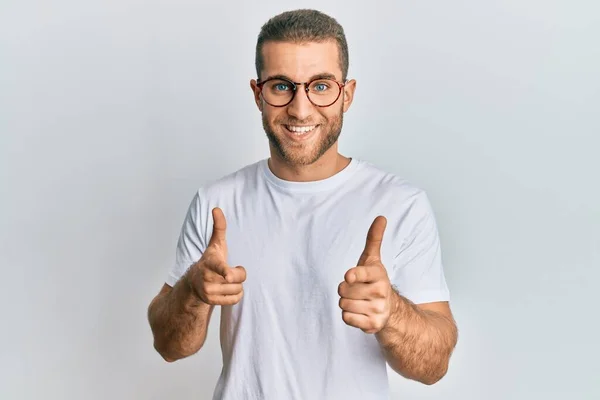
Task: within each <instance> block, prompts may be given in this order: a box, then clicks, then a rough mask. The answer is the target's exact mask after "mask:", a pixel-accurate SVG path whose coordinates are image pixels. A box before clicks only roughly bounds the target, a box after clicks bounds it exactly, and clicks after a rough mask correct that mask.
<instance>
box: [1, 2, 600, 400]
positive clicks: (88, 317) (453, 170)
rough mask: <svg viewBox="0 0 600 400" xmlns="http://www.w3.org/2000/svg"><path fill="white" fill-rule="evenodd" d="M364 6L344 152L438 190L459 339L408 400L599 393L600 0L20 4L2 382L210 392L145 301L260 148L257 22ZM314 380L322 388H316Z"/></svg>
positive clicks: (48, 388)
mask: <svg viewBox="0 0 600 400" xmlns="http://www.w3.org/2000/svg"><path fill="white" fill-rule="evenodd" d="M299 7H317V8H319V9H320V10H322V11H325V12H327V13H329V14H330V15H332V16H334V17H335V18H337V19H338V21H339V22H340V23H342V24H343V26H344V28H345V30H346V34H347V38H348V41H349V45H350V63H351V66H350V77H351V78H355V79H356V80H357V83H358V84H357V91H356V98H355V102H354V104H353V106H352V108H351V109H350V111H349V112H348V114H346V119H345V125H344V130H343V133H342V136H341V139H340V150H341V152H342V153H343V154H344V155H347V156H353V157H357V158H363V159H366V160H369V161H372V162H375V163H376V164H378V165H380V166H381V167H383V168H385V169H387V170H389V171H391V172H394V173H397V174H399V175H401V176H403V177H406V178H408V179H409V180H411V181H413V182H414V183H415V184H417V185H419V186H421V187H423V188H425V189H426V190H427V192H428V193H429V195H430V198H431V201H432V204H433V206H434V209H435V211H436V215H437V218H438V224H439V227H440V234H441V237H442V248H443V255H444V260H445V266H446V275H447V279H448V284H449V286H450V289H451V291H452V307H453V310H454V313H455V315H456V319H457V321H458V324H459V327H460V335H461V336H460V342H459V345H458V347H457V349H456V352H455V354H454V356H453V358H452V364H451V367H450V371H449V372H448V374H447V376H446V377H445V378H444V379H443V380H442V381H441V382H439V383H438V384H436V385H434V386H431V387H428V386H424V385H421V384H418V383H414V382H409V381H406V380H404V379H402V378H400V377H397V376H393V377H391V378H390V385H391V388H392V391H393V393H394V396H393V398H394V399H449V400H453V399H456V400H459V399H460V400H482V399H486V400H496V399H502V400H504V399H506V400H521V399H523V400H525V399H527V400H529V399H546V400H548V399H561V400H562V399H590V400H591V399H598V398H600V383H599V381H598V374H599V372H600V370H599V369H598V359H599V358H600V349H599V344H598V340H599V338H600V325H599V323H598V319H599V315H600V312H599V311H598V308H599V307H598V304H599V302H598V298H597V294H595V293H594V292H595V291H597V287H598V281H599V279H600V272H599V271H600V188H599V187H600V161H599V158H600V157H599V155H598V153H599V150H598V149H599V147H600V139H599V137H600V123H599V119H600V112H599V111H600V78H599V74H600V17H599V15H600V4H599V3H598V2H597V1H561V2H559V1H542V0H537V1H535V0H526V1H523V0H519V1H517V0H514V1H508V0H504V1H475V0H469V1H452V2H450V1H430V2H426V1H413V2H408V1H402V2H400V1H377V2H376V1H370V2H360V3H359V2H356V3H351V2H348V1H341V0H340V1H327V2H326V1H305V2H302V1H281V0H278V1H275V0H273V1H267V2H264V1H263V2H242V1H235V2H232V1H228V2H217V1H214V2H208V1H182V0H178V1H177V0H176V1H166V0H152V1H140V0H119V1H116V0H113V1H67V0H55V1H52V2H49V1H39V2H33V1H23V0H21V1H17V0H13V1H11V0H3V1H2V2H1V3H0V183H1V186H0V190H1V197H0V218H1V219H0V266H1V272H2V275H1V279H0V282H1V287H0V296H1V302H0V307H1V310H0V311H1V313H0V327H1V329H0V335H1V336H0V345H1V346H2V350H1V364H0V398H2V399H7V400H8V399H45V400H50V399H52V400H54V399H56V400H59V399H60V400H64V399H86V400H95V399H209V398H210V396H211V394H212V391H213V389H214V384H215V382H216V379H217V376H218V374H219V371H220V368H221V358H220V349H219V344H218V339H217V332H218V331H217V321H218V317H219V314H218V313H215V314H214V315H213V320H212V324H211V326H210V329H209V338H208V341H207V343H206V345H205V348H204V349H203V350H202V351H201V352H200V353H198V354H197V355H195V356H193V357H191V358H189V359H186V360H182V361H178V362H176V363H173V364H167V363H165V362H164V361H163V360H162V359H161V357H160V356H159V355H158V354H157V353H155V352H154V350H153V347H152V337H151V333H150V329H149V327H148V324H147V321H146V307H147V305H148V303H149V302H150V300H151V298H152V297H153V296H154V295H155V294H156V292H157V291H158V290H159V288H160V287H161V285H162V283H163V281H164V279H165V277H166V273H167V271H168V269H169V268H170V266H171V263H172V262H173V257H174V248H175V242H176V239H177V234H178V232H179V228H180V226H181V222H182V220H183V217H184V214H185V210H186V207H187V205H188V204H189V201H190V200H191V196H193V194H194V192H195V190H196V189H197V188H198V187H199V186H200V185H202V184H203V183H205V182H206V181H208V180H212V179H214V178H218V177H220V176H222V175H225V174H227V173H229V172H232V171H234V170H236V169H238V168H241V167H243V166H245V165H247V164H250V163H253V162H255V161H257V160H258V159H260V158H264V157H268V142H267V139H266V137H265V135H264V132H263V131H262V126H261V123H260V114H259V113H258V111H257V110H256V107H255V105H254V103H253V100H252V94H251V91H250V88H249V80H250V79H252V78H254V77H255V72H254V46H255V41H256V36H257V34H258V31H259V29H260V26H261V25H262V24H263V23H264V22H265V21H266V20H267V19H268V18H269V17H271V16H272V15H274V14H276V13H279V12H281V11H284V10H287V9H291V8H299ZM311 400H312V399H311Z"/></svg>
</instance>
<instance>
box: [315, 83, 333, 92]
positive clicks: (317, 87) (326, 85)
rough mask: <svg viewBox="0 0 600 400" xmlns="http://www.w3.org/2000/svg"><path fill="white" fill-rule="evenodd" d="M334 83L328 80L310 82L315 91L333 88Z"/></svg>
mask: <svg viewBox="0 0 600 400" xmlns="http://www.w3.org/2000/svg"><path fill="white" fill-rule="evenodd" d="M331 87H332V83H331V82H328V81H327V80H319V81H316V82H313V83H311V84H310V90H311V92H314V93H323V92H326V91H328V90H329V89H331Z"/></svg>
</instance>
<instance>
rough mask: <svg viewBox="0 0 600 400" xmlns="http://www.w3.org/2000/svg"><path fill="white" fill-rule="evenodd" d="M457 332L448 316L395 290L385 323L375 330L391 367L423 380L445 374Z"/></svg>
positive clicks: (430, 382)
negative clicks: (427, 308) (419, 305)
mask: <svg viewBox="0 0 600 400" xmlns="http://www.w3.org/2000/svg"><path fill="white" fill-rule="evenodd" d="M457 336H458V333H457V329H456V325H455V323H454V321H453V320H452V319H451V318H448V317H446V316H444V315H441V314H439V313H436V312H433V311H428V310H420V309H419V308H417V306H415V305H414V304H413V303H412V302H410V301H409V300H407V299H406V298H404V297H402V296H400V295H399V294H397V293H396V292H394V293H393V294H392V310H391V314H390V318H389V320H388V323H387V325H386V327H384V328H383V329H382V330H381V331H379V332H378V333H377V334H376V337H377V340H378V341H379V343H380V345H381V347H382V349H383V352H384V354H385V357H386V360H387V362H388V364H389V365H390V367H392V369H393V370H394V371H396V372H397V373H399V374H400V375H402V376H404V377H406V378H408V379H413V380H416V381H419V382H422V383H425V384H433V383H435V382H437V381H439V380H440V379H441V378H442V377H443V376H444V375H445V374H446V371H447V369H448V363H449V361H450V355H451V354H452V351H453V349H454V346H455V345H456V342H457Z"/></svg>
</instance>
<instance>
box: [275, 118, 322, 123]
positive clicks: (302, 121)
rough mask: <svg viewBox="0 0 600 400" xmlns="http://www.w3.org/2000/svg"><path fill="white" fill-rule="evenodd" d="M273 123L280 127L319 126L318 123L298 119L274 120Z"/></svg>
mask: <svg viewBox="0 0 600 400" xmlns="http://www.w3.org/2000/svg"><path fill="white" fill-rule="evenodd" d="M275 123H276V124H281V125H319V123H318V122H316V121H313V120H310V119H306V120H299V119H289V118H286V119H281V120H276V121H275Z"/></svg>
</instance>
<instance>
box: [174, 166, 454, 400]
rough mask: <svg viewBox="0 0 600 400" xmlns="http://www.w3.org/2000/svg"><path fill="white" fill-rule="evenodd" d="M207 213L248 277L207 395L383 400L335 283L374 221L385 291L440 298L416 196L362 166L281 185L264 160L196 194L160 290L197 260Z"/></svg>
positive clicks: (432, 246)
mask: <svg viewBox="0 0 600 400" xmlns="http://www.w3.org/2000/svg"><path fill="white" fill-rule="evenodd" d="M214 207H220V208H221V209H222V210H223V213H224V215H225V218H226V220H227V246H228V251H229V254H228V263H229V265H230V266H232V267H235V266H236V265H242V266H244V268H245V269H246V272H247V278H246V281H245V283H244V296H243V298H242V300H241V301H240V302H239V303H238V304H236V305H233V306H222V308H221V333H220V339H221V349H222V355H223V369H222V371H221V374H220V377H219V380H218V382H217V384H216V388H215V391H214V397H213V400H254V399H256V400H259V399H260V400H283V399H285V400H321V399H323V400H325V399H326V400H337V399H340V400H353V399H357V400H358V399H361V400H364V399H369V400H383V399H388V398H389V391H388V377H387V369H386V362H385V359H384V358H383V355H382V353H381V350H380V346H379V344H378V342H377V339H376V338H375V336H374V335H373V334H366V333H364V332H363V331H361V330H360V329H358V328H354V327H351V326H348V325H346V324H345V323H344V321H343V320H342V311H341V309H340V308H339V303H338V302H339V295H338V285H339V284H340V282H342V281H343V279H344V274H345V273H346V271H347V270H348V269H350V268H352V267H354V266H356V264H357V262H358V259H359V257H360V254H361V253H362V251H363V249H364V246H365V240H366V236H367V232H368V230H369V227H370V226H371V224H372V222H373V221H374V219H375V218H376V217H377V216H378V215H383V216H385V217H386V218H387V227H386V230H385V234H384V238H383V242H382V245H381V255H382V261H383V264H384V265H385V267H386V269H387V272H388V276H389V277H390V281H391V282H392V284H393V285H395V286H396V288H397V289H398V291H399V293H400V294H401V295H402V296H404V297H406V298H408V299H410V300H411V301H413V302H414V303H427V302H433V301H447V300H449V292H448V287H447V285H446V281H445V277H444V272H443V268H442V260H441V254H440V242H439V238H438V231H437V227H436V222H435V218H434V214H433V212H432V209H431V207H430V203H429V201H428V198H427V196H426V194H425V192H424V191H423V190H421V189H418V188H416V187H414V186H413V185H411V184H410V183H408V182H407V181H406V180H403V179H401V178H399V177H397V176H395V175H393V174H390V173H387V172H384V171H382V170H380V169H379V168H377V167H375V166H374V165H372V164H371V163H368V162H366V161H363V160H358V159H352V160H351V162H350V164H349V165H348V166H347V167H346V168H345V169H344V170H342V171H340V172H339V173H337V174H336V175H334V176H332V177H330V178H327V179H324V180H320V181H313V182H291V181H285V180H282V179H279V178H278V177H276V176H275V175H274V174H273V173H272V172H271V170H270V168H269V166H268V164H267V159H263V160H261V161H258V162H256V163H254V164H251V165H248V166H246V167H244V168H242V169H240V170H238V171H236V172H234V173H232V174H229V175H227V176H225V177H223V178H221V179H219V180H216V181H213V182H211V183H210V184H207V185H205V186H203V187H201V188H200V189H199V190H198V192H197V194H196V195H195V196H194V198H193V200H192V202H191V204H190V207H189V210H188V212H187V215H186V218H185V221H184V223H183V227H182V230H181V235H180V237H179V241H178V245H177V250H176V261H175V265H174V267H173V268H172V269H171V271H170V273H169V275H168V278H167V280H166V282H167V284H169V285H174V284H175V282H176V281H177V280H178V279H179V278H180V277H181V276H182V275H183V273H184V272H185V271H186V270H187V268H189V266H190V265H191V264H193V263H194V262H196V261H197V260H199V259H200V257H201V256H202V252H203V250H204V249H205V247H206V245H207V243H208V241H209V240H210V236H211V234H212V227H213V221H212V209H213V208H214Z"/></svg>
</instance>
